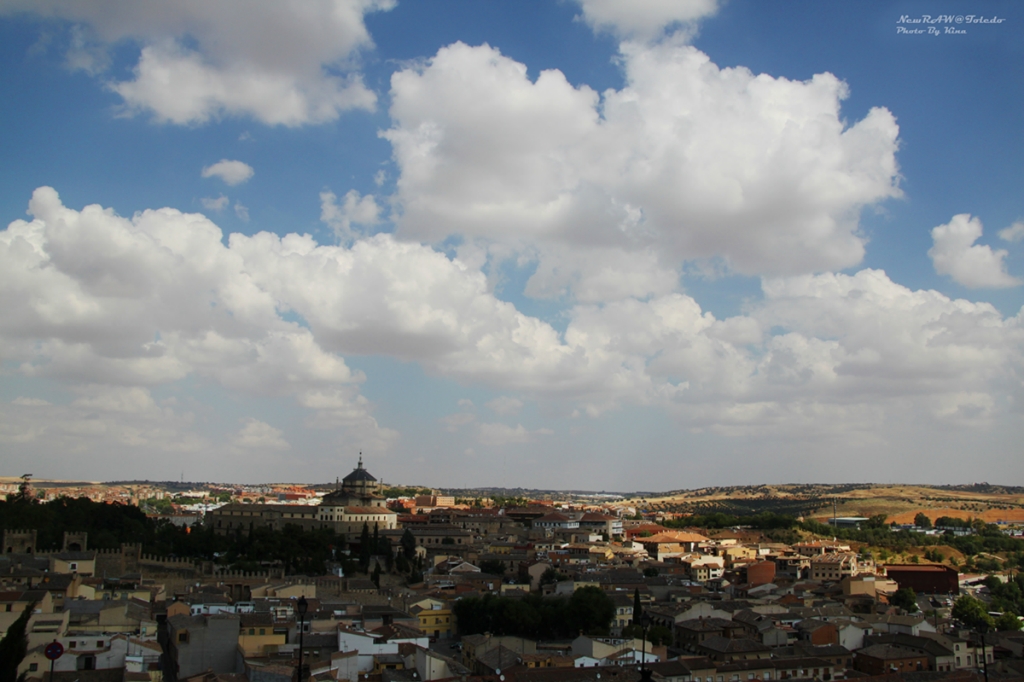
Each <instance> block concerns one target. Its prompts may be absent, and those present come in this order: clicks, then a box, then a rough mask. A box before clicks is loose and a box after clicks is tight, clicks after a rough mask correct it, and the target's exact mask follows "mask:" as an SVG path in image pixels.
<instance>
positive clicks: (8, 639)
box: [0, 602, 36, 682]
mask: <svg viewBox="0 0 1024 682" xmlns="http://www.w3.org/2000/svg"><path fill="white" fill-rule="evenodd" d="M35 608H36V604H35V602H32V603H31V604H29V605H28V606H26V607H25V610H24V611H22V612H21V615H20V616H18V620H16V621H14V622H13V623H12V624H11V626H10V627H9V628H7V634H6V635H5V636H4V638H3V639H0V682H15V681H16V680H17V681H18V682H20V680H23V679H24V677H25V676H24V675H22V676H21V677H20V678H19V677H18V666H19V665H20V664H21V661H22V659H24V658H25V654H27V653H28V635H27V634H26V633H27V631H28V620H29V618H31V617H32V611H33V610H34V609H35Z"/></svg>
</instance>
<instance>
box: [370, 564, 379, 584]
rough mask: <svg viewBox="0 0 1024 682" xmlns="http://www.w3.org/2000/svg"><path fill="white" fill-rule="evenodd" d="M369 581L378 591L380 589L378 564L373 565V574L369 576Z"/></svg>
mask: <svg viewBox="0 0 1024 682" xmlns="http://www.w3.org/2000/svg"><path fill="white" fill-rule="evenodd" d="M370 580H372V581H373V584H374V585H376V586H377V589H378V590H379V589H380V562H378V563H376V564H374V566H373V573H372V574H371V575H370Z"/></svg>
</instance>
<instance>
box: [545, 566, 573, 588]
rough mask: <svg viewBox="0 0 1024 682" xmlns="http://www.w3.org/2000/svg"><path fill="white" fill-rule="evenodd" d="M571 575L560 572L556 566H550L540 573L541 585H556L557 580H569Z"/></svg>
mask: <svg viewBox="0 0 1024 682" xmlns="http://www.w3.org/2000/svg"><path fill="white" fill-rule="evenodd" d="M568 579H569V576H567V575H566V574H564V573H560V572H559V571H557V570H556V569H554V568H548V569H546V570H545V571H544V572H543V573H541V575H540V584H541V585H554V584H555V583H557V582H561V581H563V580H568Z"/></svg>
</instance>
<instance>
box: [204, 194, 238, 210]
mask: <svg viewBox="0 0 1024 682" xmlns="http://www.w3.org/2000/svg"><path fill="white" fill-rule="evenodd" d="M199 203H201V204H202V205H203V208H205V209H206V210H207V211H218V212H219V211H223V210H224V209H225V208H227V206H228V204H230V203H231V200H230V199H228V198H227V197H226V196H224V195H223V194H221V195H220V196H219V197H217V198H213V197H203V198H202V199H200V200H199Z"/></svg>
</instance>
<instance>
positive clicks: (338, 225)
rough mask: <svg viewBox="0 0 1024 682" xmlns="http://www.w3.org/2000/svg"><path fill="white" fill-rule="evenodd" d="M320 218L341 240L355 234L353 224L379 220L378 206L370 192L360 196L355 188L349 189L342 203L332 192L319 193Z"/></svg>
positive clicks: (367, 224)
mask: <svg viewBox="0 0 1024 682" xmlns="http://www.w3.org/2000/svg"><path fill="white" fill-rule="evenodd" d="M320 220H322V221H324V222H325V223H327V224H328V225H330V227H331V229H333V230H334V233H335V234H336V235H337V236H338V238H339V239H341V240H342V241H348V240H351V239H353V238H354V237H355V236H356V234H355V232H354V231H353V230H352V226H353V225H362V226H370V225H376V224H378V223H379V222H380V207H379V206H377V201H376V199H374V197H373V195H372V194H368V195H366V196H362V195H360V194H359V192H358V191H356V190H354V189H353V190H349V191H348V192H347V193H346V194H345V197H344V200H343V201H342V203H340V204H339V203H338V197H337V195H336V194H335V193H334V192H328V191H324V192H321V193H320Z"/></svg>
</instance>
